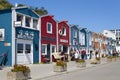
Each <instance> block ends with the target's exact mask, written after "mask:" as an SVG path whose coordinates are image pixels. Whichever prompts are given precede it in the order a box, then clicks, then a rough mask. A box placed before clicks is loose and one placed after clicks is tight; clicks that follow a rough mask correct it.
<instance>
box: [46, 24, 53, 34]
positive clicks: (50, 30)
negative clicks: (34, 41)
mask: <svg viewBox="0 0 120 80" xmlns="http://www.w3.org/2000/svg"><path fill="white" fill-rule="evenodd" d="M48 25H50V27H51V28H50V31H48ZM47 33H50V34H52V23H50V22H47Z"/></svg>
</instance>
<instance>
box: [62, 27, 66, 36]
mask: <svg viewBox="0 0 120 80" xmlns="http://www.w3.org/2000/svg"><path fill="white" fill-rule="evenodd" d="M62 34H63V36H66V28H65V27H63V28H62Z"/></svg>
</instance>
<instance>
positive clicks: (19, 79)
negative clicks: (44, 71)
mask: <svg viewBox="0 0 120 80" xmlns="http://www.w3.org/2000/svg"><path fill="white" fill-rule="evenodd" d="M27 79H28V74H27V73H23V72H22V71H19V72H11V71H10V72H8V73H7V80H27Z"/></svg>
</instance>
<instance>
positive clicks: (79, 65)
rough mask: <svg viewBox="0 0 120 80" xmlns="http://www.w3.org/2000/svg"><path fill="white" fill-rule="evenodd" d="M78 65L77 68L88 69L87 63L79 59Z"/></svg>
mask: <svg viewBox="0 0 120 80" xmlns="http://www.w3.org/2000/svg"><path fill="white" fill-rule="evenodd" d="M76 63H77V67H86V62H85V60H83V59H78V60H77V61H76Z"/></svg>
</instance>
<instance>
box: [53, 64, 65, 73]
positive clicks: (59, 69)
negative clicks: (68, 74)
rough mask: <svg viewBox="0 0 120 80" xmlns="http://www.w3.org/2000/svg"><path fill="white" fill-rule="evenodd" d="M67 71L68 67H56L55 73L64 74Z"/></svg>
mask: <svg viewBox="0 0 120 80" xmlns="http://www.w3.org/2000/svg"><path fill="white" fill-rule="evenodd" d="M66 70H67V66H56V65H55V66H54V72H63V71H66Z"/></svg>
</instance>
